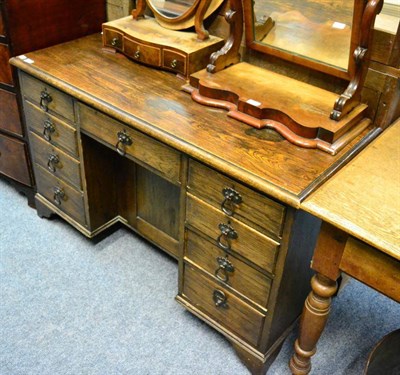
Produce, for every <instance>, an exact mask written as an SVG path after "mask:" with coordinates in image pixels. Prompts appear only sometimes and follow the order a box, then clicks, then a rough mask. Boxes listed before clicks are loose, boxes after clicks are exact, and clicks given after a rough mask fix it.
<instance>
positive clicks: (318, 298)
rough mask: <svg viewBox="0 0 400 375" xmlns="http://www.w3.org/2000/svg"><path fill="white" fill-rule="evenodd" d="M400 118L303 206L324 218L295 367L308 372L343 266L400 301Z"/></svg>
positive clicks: (293, 370)
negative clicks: (314, 273)
mask: <svg viewBox="0 0 400 375" xmlns="http://www.w3.org/2000/svg"><path fill="white" fill-rule="evenodd" d="M399 140H400V120H398V121H397V122H396V123H395V124H393V125H392V126H391V127H390V128H389V129H388V130H386V131H385V132H384V133H383V134H382V135H380V136H379V137H378V138H377V139H376V140H375V141H374V142H373V143H372V144H371V145H370V146H368V148H367V149H366V150H363V151H362V152H361V153H360V154H359V155H358V156H356V158H355V159H354V160H353V161H352V162H351V163H350V164H348V165H347V166H345V167H344V168H343V169H342V170H341V171H339V172H338V173H337V174H336V175H335V176H334V177H332V179H330V180H329V181H328V182H326V183H325V184H324V185H323V186H322V187H321V188H320V189H319V190H318V191H317V192H315V193H314V194H313V195H312V196H311V197H309V198H308V199H306V200H305V201H304V202H303V203H302V205H301V208H302V209H304V210H306V211H307V212H310V213H312V214H313V215H315V216H317V217H319V218H321V219H322V220H323V223H322V226H321V233H320V235H319V239H318V242H317V247H316V249H315V253H314V256H313V260H312V269H313V270H314V271H316V275H315V276H314V277H313V279H312V281H311V286H312V292H311V293H310V294H309V296H308V297H307V300H306V302H305V305H304V311H303V315H302V318H301V323H300V336H299V338H298V340H297V341H296V343H295V354H294V355H293V357H292V359H291V362H290V368H291V370H292V373H293V374H308V373H309V371H310V370H311V361H310V358H311V356H312V355H314V354H315V351H316V344H317V342H318V339H319V337H320V335H321V333H322V331H323V329H324V327H325V323H326V320H327V318H328V314H329V309H330V305H331V297H332V295H333V294H334V293H335V292H336V290H337V283H336V280H337V279H338V277H339V276H340V273H341V272H345V273H346V274H348V275H350V276H352V277H354V278H356V279H357V280H359V281H361V282H363V283H364V284H366V285H368V286H370V287H372V288H374V289H376V290H377V291H379V292H381V293H383V294H385V295H386V296H388V297H390V298H392V299H393V300H395V301H397V302H400V148H399Z"/></svg>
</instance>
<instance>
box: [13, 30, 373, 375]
mask: <svg viewBox="0 0 400 375" xmlns="http://www.w3.org/2000/svg"><path fill="white" fill-rule="evenodd" d="M12 63H13V64H14V65H15V66H17V67H18V68H19V70H20V80H21V87H22V92H23V99H24V114H25V121H26V125H27V128H28V130H29V139H30V148H31V153H32V157H33V160H34V172H35V178H36V181H37V194H36V197H35V199H36V203H37V209H38V213H39V215H40V216H49V215H52V214H57V215H59V216H60V217H62V218H63V219H65V220H66V221H67V222H68V223H70V224H71V225H73V226H74V227H75V228H76V229H78V230H79V231H80V232H82V233H83V234H85V235H86V236H88V237H93V236H95V235H96V234H97V233H99V232H101V231H102V230H104V229H105V228H107V227H109V226H110V225H112V224H113V223H115V222H117V221H119V222H122V223H124V224H125V225H127V226H128V227H130V228H131V229H133V230H134V231H135V232H137V233H139V234H140V235H141V236H143V237H145V238H147V239H148V240H150V241H151V242H153V243H154V244H156V245H157V246H158V247H159V248H161V249H162V250H164V251H166V252H167V253H168V254H170V255H171V256H172V257H174V258H176V259H177V260H178V264H179V280H178V285H179V289H178V296H177V300H178V301H179V302H180V303H181V304H182V305H183V306H184V307H185V308H187V309H188V310H190V311H191V312H192V313H193V314H195V315H196V316H198V317H199V318H201V319H203V320H204V321H206V322H207V323H208V324H209V325H211V326H212V327H213V328H215V329H216V330H218V331H219V332H221V333H222V334H223V335H225V337H227V338H228V339H229V340H230V341H231V342H232V344H233V346H234V348H235V350H236V351H237V353H238V355H239V356H240V357H241V359H242V360H243V361H244V363H245V364H246V365H247V366H248V368H249V369H250V370H251V371H252V372H253V373H254V374H257V373H264V372H265V370H266V368H267V367H268V366H269V364H270V363H271V361H272V360H273V359H274V358H275V356H276V355H277V353H278V352H279V349H280V347H281V345H282V343H283V340H284V339H285V337H286V336H287V334H288V333H289V332H290V330H291V327H292V326H293V324H294V323H295V322H296V320H297V318H298V316H299V315H300V313H301V309H302V303H303V301H304V298H305V297H306V295H307V292H308V290H309V279H310V277H311V270H310V268H309V262H310V258H311V254H312V251H313V249H314V245H315V242H316V237H317V234H318V224H319V220H318V219H316V218H314V217H313V216H312V215H309V214H307V213H305V212H302V211H300V210H299V209H298V208H299V206H300V202H301V201H302V200H303V199H304V198H305V197H307V196H308V195H309V194H310V193H311V192H312V191H313V190H315V189H316V188H317V187H318V186H319V185H321V184H322V183H323V182H324V181H325V180H327V179H328V177H330V176H331V175H332V174H333V173H335V171H336V170H337V169H339V168H340V167H341V166H342V165H343V164H344V163H346V162H347V161H348V160H349V159H350V158H351V157H352V156H353V154H354V153H356V152H357V151H358V150H359V149H360V148H362V147H363V146H364V145H365V144H367V143H368V142H369V141H370V140H371V138H373V137H374V136H375V135H376V134H377V133H378V132H379V131H372V132H368V131H364V133H363V134H361V135H360V136H358V137H357V138H356V139H354V140H353V141H352V142H351V143H350V144H349V145H347V146H346V147H345V148H344V149H343V150H342V151H341V152H339V153H338V154H337V155H335V156H331V155H329V154H327V153H324V152H321V151H318V150H309V149H304V148H299V147H296V146H294V145H292V144H290V143H289V142H287V141H286V140H284V139H282V137H280V136H279V135H278V134H277V133H275V132H271V131H268V130H262V131H258V130H255V129H251V128H249V127H248V126H246V125H244V124H242V123H239V122H237V121H236V120H233V119H229V118H226V115H225V113H224V112H223V111H222V110H218V109H213V108H206V107H203V106H201V105H199V104H197V103H194V102H193V101H192V100H191V98H190V96H189V95H187V94H185V93H183V92H182V91H181V89H180V88H181V86H182V85H183V84H184V81H182V80H180V79H178V78H177V77H175V76H174V75H173V74H171V73H167V72H163V71H159V70H155V69H151V68H149V67H146V66H143V65H140V64H137V63H134V62H132V61H130V60H129V59H127V58H126V57H124V56H123V55H121V54H110V53H105V52H104V51H103V50H102V45H101V37H100V35H93V36H89V37H86V38H82V39H78V40H75V41H73V42H69V43H65V44H62V45H58V46H55V47H52V48H48V49H45V50H41V51H37V52H33V53H29V54H28V55H27V58H18V57H17V58H14V59H13V60H12ZM132 272H134V270H132Z"/></svg>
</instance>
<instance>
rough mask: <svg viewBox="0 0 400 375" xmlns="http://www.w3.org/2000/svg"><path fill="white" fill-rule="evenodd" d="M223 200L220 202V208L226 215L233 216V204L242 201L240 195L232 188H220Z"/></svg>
mask: <svg viewBox="0 0 400 375" xmlns="http://www.w3.org/2000/svg"><path fill="white" fill-rule="evenodd" d="M222 195H223V196H224V200H223V202H222V203H221V210H222V211H223V212H224V213H225V214H227V215H228V216H233V214H234V210H235V205H238V204H240V203H242V202H243V199H242V196H241V195H240V194H239V193H238V192H237V191H236V190H234V189H232V188H224V189H223V190H222Z"/></svg>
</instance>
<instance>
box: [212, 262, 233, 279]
mask: <svg viewBox="0 0 400 375" xmlns="http://www.w3.org/2000/svg"><path fill="white" fill-rule="evenodd" d="M217 263H218V268H217V269H216V270H215V277H216V278H217V279H219V280H221V281H223V282H224V283H227V282H228V281H229V274H230V273H232V272H233V271H235V267H234V266H233V264H232V263H231V262H230V261H229V259H228V258H227V257H225V258H224V257H218V258H217Z"/></svg>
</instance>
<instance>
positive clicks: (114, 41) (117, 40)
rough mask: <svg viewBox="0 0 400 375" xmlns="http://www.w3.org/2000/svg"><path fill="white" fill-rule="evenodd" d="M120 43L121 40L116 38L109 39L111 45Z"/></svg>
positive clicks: (117, 45) (115, 45) (114, 45)
mask: <svg viewBox="0 0 400 375" xmlns="http://www.w3.org/2000/svg"><path fill="white" fill-rule="evenodd" d="M120 44H121V42H120V41H119V39H118V38H112V39H111V45H112V46H113V47H119V46H120Z"/></svg>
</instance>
